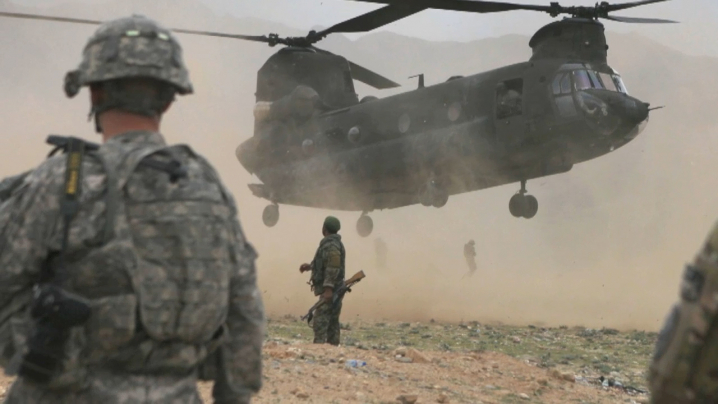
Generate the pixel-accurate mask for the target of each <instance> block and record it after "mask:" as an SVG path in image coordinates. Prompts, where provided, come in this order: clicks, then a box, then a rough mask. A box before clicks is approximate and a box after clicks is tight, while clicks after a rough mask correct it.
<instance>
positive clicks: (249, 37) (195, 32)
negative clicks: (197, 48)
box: [170, 29, 272, 43]
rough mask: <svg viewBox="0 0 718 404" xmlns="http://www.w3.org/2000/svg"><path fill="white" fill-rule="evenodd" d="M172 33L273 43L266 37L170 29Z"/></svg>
mask: <svg viewBox="0 0 718 404" xmlns="http://www.w3.org/2000/svg"><path fill="white" fill-rule="evenodd" d="M170 31H172V32H179V33H181V34H192V35H204V36H216V37H220V38H232V39H244V40H246V41H255V42H265V43H271V42H272V40H271V39H270V38H268V37H267V36H266V35H238V34H225V33H223V32H212V31H197V30H193V29H170Z"/></svg>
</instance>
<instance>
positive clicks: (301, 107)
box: [254, 85, 322, 121]
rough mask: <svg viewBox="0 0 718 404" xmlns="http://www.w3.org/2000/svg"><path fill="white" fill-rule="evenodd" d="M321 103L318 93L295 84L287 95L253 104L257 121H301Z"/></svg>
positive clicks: (310, 114) (311, 113)
mask: <svg viewBox="0 0 718 404" xmlns="http://www.w3.org/2000/svg"><path fill="white" fill-rule="evenodd" d="M321 104H322V102H321V99H320V98H319V94H318V93H317V92H316V91H314V89H313V88H311V87H308V86H301V85H300V86H297V87H296V88H295V89H294V91H292V92H291V93H290V94H289V95H285V96H284V97H282V98H280V99H279V100H277V101H275V102H269V101H259V102H257V104H256V105H255V106H254V119H256V120H257V121H267V120H284V119H295V120H298V121H303V120H306V119H307V118H309V117H310V116H312V115H313V114H314V112H315V111H316V110H317V108H318V107H320V106H321Z"/></svg>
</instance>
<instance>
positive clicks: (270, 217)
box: [262, 205, 279, 227]
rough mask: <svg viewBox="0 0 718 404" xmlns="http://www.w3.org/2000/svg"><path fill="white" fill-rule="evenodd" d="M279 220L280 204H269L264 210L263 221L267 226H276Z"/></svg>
mask: <svg viewBox="0 0 718 404" xmlns="http://www.w3.org/2000/svg"><path fill="white" fill-rule="evenodd" d="M278 221H279V206H277V205H267V206H266V207H265V208H264V211H263V212H262V222H264V225H265V226H267V227H274V225H275V224H277V222H278Z"/></svg>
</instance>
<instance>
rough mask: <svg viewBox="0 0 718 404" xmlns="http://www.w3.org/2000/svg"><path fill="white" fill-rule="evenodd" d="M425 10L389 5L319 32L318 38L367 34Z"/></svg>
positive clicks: (401, 5) (418, 6) (420, 7)
mask: <svg viewBox="0 0 718 404" xmlns="http://www.w3.org/2000/svg"><path fill="white" fill-rule="evenodd" d="M387 3H389V2H387ZM425 9H426V7H422V6H420V5H413V4H411V5H409V4H407V5H405V4H389V5H388V6H386V7H382V8H380V9H377V10H374V11H370V12H368V13H366V14H362V15H360V16H358V17H354V18H352V19H351V20H347V21H344V22H340V23H339V24H335V25H332V26H331V27H329V28H327V29H325V30H323V31H321V32H318V33H317V36H319V37H320V38H324V37H325V36H327V35H329V34H332V33H335V32H367V31H371V30H374V29H376V28H379V27H382V26H384V25H387V24H391V23H392V22H394V21H398V20H401V19H402V18H405V17H408V16H410V15H412V14H416V13H418V12H420V11H423V10H425Z"/></svg>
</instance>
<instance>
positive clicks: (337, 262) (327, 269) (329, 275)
mask: <svg viewBox="0 0 718 404" xmlns="http://www.w3.org/2000/svg"><path fill="white" fill-rule="evenodd" d="M341 265H342V255H341V252H340V251H339V249H337V248H336V247H334V246H332V247H329V248H328V249H327V250H326V251H325V253H324V284H323V285H322V286H324V287H326V288H332V289H336V286H337V285H338V284H339V282H341V281H342V279H339V272H340V267H341Z"/></svg>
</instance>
